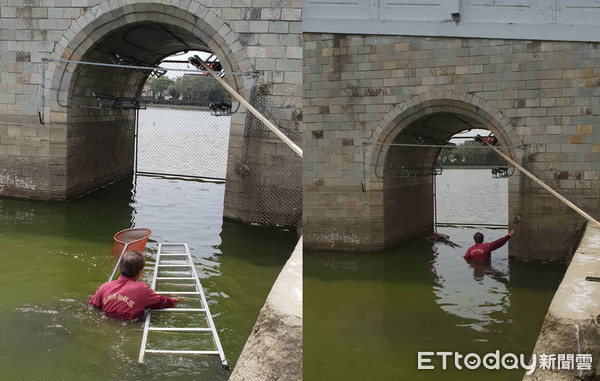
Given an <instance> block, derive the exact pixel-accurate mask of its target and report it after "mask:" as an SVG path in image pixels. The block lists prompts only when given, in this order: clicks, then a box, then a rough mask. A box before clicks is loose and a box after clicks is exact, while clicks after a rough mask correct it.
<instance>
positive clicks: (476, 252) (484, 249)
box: [464, 229, 515, 261]
mask: <svg viewBox="0 0 600 381" xmlns="http://www.w3.org/2000/svg"><path fill="white" fill-rule="evenodd" d="M513 234H515V230H514V229H512V230H511V231H510V232H509V233H508V235H506V236H504V237H502V238H500V239H497V240H495V241H494V242H489V243H483V234H481V233H479V232H477V233H475V235H474V236H473V239H474V240H475V245H473V246H471V247H470V248H469V250H467V253H466V254H465V256H464V258H465V259H466V260H473V261H489V260H490V258H491V256H492V251H494V250H496V249H498V248H500V247H502V246H504V244H505V243H506V242H508V240H509V239H510V237H511V236H512V235H513Z"/></svg>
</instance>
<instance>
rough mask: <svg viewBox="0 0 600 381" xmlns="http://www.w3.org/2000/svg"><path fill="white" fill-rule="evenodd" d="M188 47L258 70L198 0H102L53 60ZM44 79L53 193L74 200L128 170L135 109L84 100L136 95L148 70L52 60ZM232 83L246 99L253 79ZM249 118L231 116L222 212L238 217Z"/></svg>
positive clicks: (150, 59)
mask: <svg viewBox="0 0 600 381" xmlns="http://www.w3.org/2000/svg"><path fill="white" fill-rule="evenodd" d="M123 50H125V52H123ZM186 50H205V51H210V52H212V53H214V54H215V55H216V56H217V57H219V59H220V61H221V63H222V65H223V67H224V69H225V70H226V71H234V72H250V71H253V68H252V65H251V63H250V60H249V59H248V56H247V54H246V50H245V49H244V48H243V47H242V44H241V42H240V40H239V38H238V36H237V35H236V33H235V32H233V31H232V30H231V28H230V27H229V24H228V23H227V22H226V21H224V20H223V19H221V18H220V17H219V16H218V15H217V14H216V13H214V12H213V11H211V10H210V9H209V8H207V7H205V6H202V5H200V4H198V3H196V2H190V3H189V5H188V6H187V8H180V7H177V6H173V5H170V4H163V3H160V2H152V3H147V2H144V3H137V2H131V3H130V4H128V5H124V6H118V5H117V3H115V2H113V1H104V2H102V3H100V4H98V5H96V6H95V7H93V8H91V9H89V10H88V11H87V12H86V13H85V14H83V15H82V16H81V17H79V18H78V19H77V20H75V21H74V22H73V23H72V24H71V27H70V28H69V29H68V30H67V31H66V32H65V33H64V35H63V37H62V38H61V40H60V41H59V43H58V44H57V45H56V47H55V50H54V52H53V53H52V56H51V58H53V59H62V60H71V61H90V62H106V63H114V60H111V57H110V55H111V54H112V55H114V53H118V54H120V55H121V56H129V57H131V56H133V57H132V58H134V59H136V60H137V61H138V62H139V63H140V64H139V66H154V65H155V64H157V63H158V62H160V60H161V59H162V58H164V57H166V56H168V55H170V54H172V53H176V52H179V51H186ZM46 77H47V78H48V79H51V86H50V88H49V89H48V91H47V99H48V100H49V102H48V103H49V105H48V106H47V107H46V110H44V111H45V115H46V120H47V121H50V131H51V133H50V161H51V164H50V166H51V171H52V173H53V177H52V179H51V181H52V182H53V184H51V186H52V192H54V194H55V195H54V198H58V199H64V198H70V197H73V196H75V195H78V194H81V193H83V192H85V191H88V190H90V189H94V188H96V187H98V186H100V185H102V184H105V183H107V182H110V181H113V180H115V179H118V178H120V177H122V176H124V175H126V174H128V173H131V172H132V169H133V157H134V156H133V141H134V140H133V139H134V136H133V135H134V120H135V113H134V112H133V111H132V110H110V111H106V110H83V109H81V108H79V105H80V104H82V103H83V102H84V100H85V97H88V96H89V95H90V93H91V92H92V91H96V92H100V93H107V94H109V95H111V96H116V97H125V98H127V97H135V96H137V95H139V93H140V91H141V88H142V86H143V84H144V82H145V80H146V78H147V72H143V71H132V70H127V69H120V68H107V67H99V66H89V65H78V64H75V63H56V62H50V63H49V65H48V70H47V73H46ZM232 81H234V82H232ZM230 83H231V84H232V86H233V87H234V88H237V90H238V91H239V92H240V93H241V94H242V95H243V96H244V97H246V98H247V97H248V90H249V88H250V86H251V83H252V82H251V81H245V80H243V79H240V78H237V79H235V78H234V79H233V80H230ZM245 119H246V118H245V112H239V113H237V114H234V115H233V116H232V118H231V127H230V139H229V153H228V163H227V167H228V171H227V184H226V191H225V193H226V195H225V199H226V200H225V205H226V208H225V209H226V210H225V214H226V215H228V214H229V216H230V217H233V218H236V217H237V211H236V210H235V206H236V205H239V204H242V203H241V202H239V201H238V197H239V189H240V186H239V183H240V182H241V181H242V178H241V176H240V174H239V173H238V171H236V168H239V167H240V161H241V159H242V148H241V147H242V146H243V141H242V140H243V131H244V125H245ZM232 208H233V209H232Z"/></svg>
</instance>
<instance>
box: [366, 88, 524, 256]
mask: <svg viewBox="0 0 600 381" xmlns="http://www.w3.org/2000/svg"><path fill="white" fill-rule="evenodd" d="M466 129H486V130H489V131H491V132H493V133H494V135H495V136H496V137H497V138H498V140H499V142H500V145H502V146H514V144H513V143H512V142H514V141H516V132H515V130H514V128H512V126H510V124H509V123H508V118H505V117H504V115H503V114H502V113H501V112H500V111H499V110H497V109H496V108H495V107H493V106H492V105H490V104H489V103H486V102H485V101H483V100H481V99H479V98H477V97H474V96H471V95H467V94H455V93H450V92H447V93H440V94H434V93H427V94H422V95H420V96H418V97H415V98H413V99H411V100H410V101H407V102H404V103H402V104H400V105H398V106H397V107H396V108H395V109H394V110H392V111H391V112H390V113H388V114H387V115H386V116H385V117H384V118H383V120H382V122H381V123H380V124H379V125H378V127H377V130H376V131H377V133H376V134H373V135H374V136H373V139H372V141H371V142H370V144H369V145H368V149H367V150H366V153H365V156H366V162H367V163H369V165H368V168H369V169H370V173H368V174H367V184H365V188H366V189H367V190H369V192H370V193H371V204H370V207H371V210H380V211H381V215H380V216H378V218H380V220H379V221H378V222H377V223H376V226H377V227H376V229H375V230H374V232H373V233H374V234H375V235H376V236H378V237H379V238H378V240H381V242H382V245H381V246H382V247H383V248H386V247H390V246H392V245H394V244H396V243H398V242H400V241H402V240H405V239H407V238H409V237H411V236H413V235H415V234H417V233H419V232H421V231H423V230H425V229H427V228H430V227H431V226H433V223H434V221H433V182H432V181H433V180H432V176H421V177H418V176H416V177H409V178H407V177H401V176H399V175H398V174H399V173H400V171H401V170H404V168H406V167H412V168H431V167H433V165H434V164H435V161H436V158H437V156H438V154H439V149H438V148H435V147H431V146H435V145H443V144H444V143H445V142H446V141H447V140H448V139H449V138H450V137H451V136H453V135H454V134H456V133H457V132H460V131H464V130H466ZM389 144H407V145H411V144H414V145H424V148H421V147H398V146H391V145H389ZM427 146H430V147H427ZM510 151H511V152H510V154H511V155H512V156H513V157H516V155H517V152H516V151H515V150H514V149H511V150H510ZM509 181H510V184H512V185H513V187H512V189H515V186H518V181H519V180H518V176H515V177H513V178H511V179H510V180H509ZM518 205H519V192H515V191H513V192H510V193H509V216H510V215H513V214H515V213H516V211H517V209H518V207H517V206H518ZM407 216H410V218H407Z"/></svg>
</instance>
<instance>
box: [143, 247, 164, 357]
mask: <svg viewBox="0 0 600 381" xmlns="http://www.w3.org/2000/svg"><path fill="white" fill-rule="evenodd" d="M161 251H162V243H159V244H158V252H157V253H156V262H155V264H154V275H152V289H153V290H155V289H156V278H157V277H158V265H159V264H160V253H161ZM151 313H152V310H148V312H147V313H146V320H145V321H144V334H143V336H142V345H141V347H140V356H139V357H138V362H139V363H140V364H142V363H143V362H144V355H145V354H146V341H147V340H148V328H150V315H151Z"/></svg>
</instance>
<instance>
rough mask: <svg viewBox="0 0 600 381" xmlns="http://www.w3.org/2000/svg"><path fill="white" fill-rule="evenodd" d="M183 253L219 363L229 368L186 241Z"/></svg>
mask: <svg viewBox="0 0 600 381" xmlns="http://www.w3.org/2000/svg"><path fill="white" fill-rule="evenodd" d="M184 247H185V253H186V254H187V256H188V261H189V262H190V265H191V266H190V268H191V269H192V276H193V277H194V278H195V279H196V289H197V291H198V292H199V293H200V298H201V299H202V304H203V305H204V309H205V310H206V320H207V321H208V326H209V327H210V329H211V331H212V334H213V340H214V341H215V345H216V346H217V350H218V351H219V357H221V364H222V365H223V367H225V368H229V365H228V364H227V359H226V358H225V353H224V352H223V347H222V346H221V341H220V340H219V334H218V333H217V329H216V328H215V323H214V322H213V319H212V314H211V313H210V310H209V308H208V303H207V302H206V297H205V296H204V290H203V289H202V284H201V283H200V278H198V273H197V272H196V266H194V261H193V260H192V255H191V254H190V250H189V248H188V245H187V243H185V244H184Z"/></svg>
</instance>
